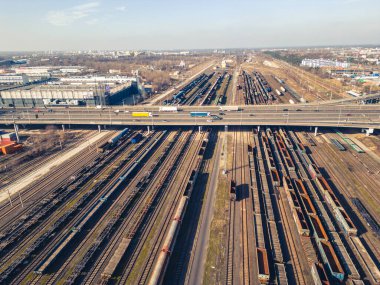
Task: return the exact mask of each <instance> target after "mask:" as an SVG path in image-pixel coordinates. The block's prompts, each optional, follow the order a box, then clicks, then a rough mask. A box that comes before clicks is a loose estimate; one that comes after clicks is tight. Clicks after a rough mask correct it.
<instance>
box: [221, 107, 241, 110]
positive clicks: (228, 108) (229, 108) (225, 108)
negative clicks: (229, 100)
mask: <svg viewBox="0 0 380 285" xmlns="http://www.w3.org/2000/svg"><path fill="white" fill-rule="evenodd" d="M219 110H220V111H240V107H239V106H220V107H219Z"/></svg>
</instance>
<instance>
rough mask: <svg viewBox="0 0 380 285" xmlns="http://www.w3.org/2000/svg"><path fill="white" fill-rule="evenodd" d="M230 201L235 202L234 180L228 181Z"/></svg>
mask: <svg viewBox="0 0 380 285" xmlns="http://www.w3.org/2000/svg"><path fill="white" fill-rule="evenodd" d="M230 200H231V201H235V200H236V183H235V181H234V180H231V181H230Z"/></svg>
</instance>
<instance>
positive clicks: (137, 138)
mask: <svg viewBox="0 0 380 285" xmlns="http://www.w3.org/2000/svg"><path fill="white" fill-rule="evenodd" d="M141 138H142V135H141V134H137V135H136V136H135V137H134V138H132V139H131V143H133V144H136V143H139V142H140V141H141Z"/></svg>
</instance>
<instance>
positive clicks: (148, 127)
mask: <svg viewBox="0 0 380 285" xmlns="http://www.w3.org/2000/svg"><path fill="white" fill-rule="evenodd" d="M146 127H147V129H148V135H149V134H150V126H146Z"/></svg>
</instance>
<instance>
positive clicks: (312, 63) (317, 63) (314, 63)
mask: <svg viewBox="0 0 380 285" xmlns="http://www.w3.org/2000/svg"><path fill="white" fill-rule="evenodd" d="M301 66H308V67H312V68H316V67H325V66H333V67H342V68H348V67H350V63H348V62H340V61H337V60H330V59H323V58H318V59H309V58H305V59H303V60H302V62H301Z"/></svg>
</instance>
